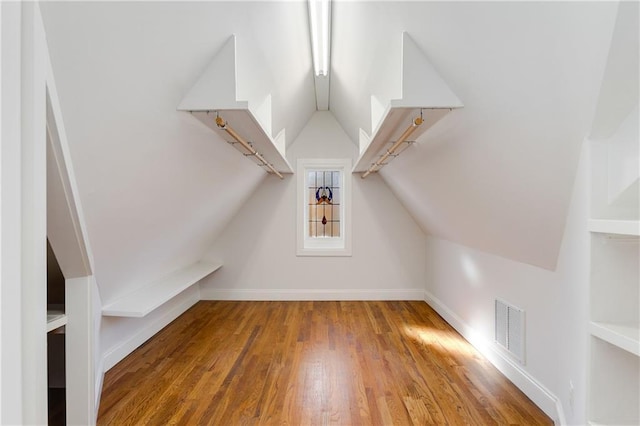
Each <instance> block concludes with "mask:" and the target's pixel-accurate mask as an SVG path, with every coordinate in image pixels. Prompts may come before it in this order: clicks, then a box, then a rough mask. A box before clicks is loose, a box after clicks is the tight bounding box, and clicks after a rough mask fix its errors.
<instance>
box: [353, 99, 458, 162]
mask: <svg viewBox="0 0 640 426" xmlns="http://www.w3.org/2000/svg"><path fill="white" fill-rule="evenodd" d="M452 108H453V107H452ZM456 108H458V107H456ZM421 109H423V110H424V113H423V117H424V123H422V124H421V125H420V126H418V128H416V130H415V131H414V132H413V133H412V134H411V137H410V138H409V139H410V140H412V141H415V140H416V139H417V138H418V137H420V135H421V134H423V133H424V132H426V131H427V130H428V129H429V128H430V127H431V126H433V125H434V124H435V123H436V122H438V121H439V120H440V119H441V118H442V117H444V116H445V115H446V114H448V113H449V112H450V111H451V109H450V108H426V107H425V108H420V107H405V106H388V107H387V109H386V110H385V112H384V114H383V117H382V119H381V120H380V123H379V124H378V127H377V128H376V130H375V132H374V134H373V137H372V138H371V142H370V143H369V145H368V146H367V148H366V149H365V150H364V151H363V152H362V153H361V154H360V156H359V157H358V159H357V160H356V163H355V165H354V166H353V170H352V171H353V173H359V172H366V171H367V170H368V169H369V167H370V166H371V164H372V163H374V162H375V161H376V160H377V159H378V157H379V155H380V154H381V153H383V152H384V151H383V147H384V146H385V144H388V143H389V142H392V141H395V140H397V139H398V137H399V136H400V134H402V132H404V131H405V130H406V128H407V127H408V126H409V125H410V124H411V121H412V120H413V119H414V118H416V117H420V110H421Z"/></svg>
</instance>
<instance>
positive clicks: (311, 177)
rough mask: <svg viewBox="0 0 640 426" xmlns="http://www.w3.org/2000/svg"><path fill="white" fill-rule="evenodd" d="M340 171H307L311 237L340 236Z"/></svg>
mask: <svg viewBox="0 0 640 426" xmlns="http://www.w3.org/2000/svg"><path fill="white" fill-rule="evenodd" d="M340 182H341V177H340V171H338V170H311V171H308V172H307V199H308V201H307V202H308V209H309V213H308V218H309V223H308V226H309V234H308V235H309V237H312V238H337V237H340V192H341V188H340Z"/></svg>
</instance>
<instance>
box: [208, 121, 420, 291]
mask: <svg viewBox="0 0 640 426" xmlns="http://www.w3.org/2000/svg"><path fill="white" fill-rule="evenodd" d="M355 154H356V147H355V145H354V144H353V143H352V142H351V140H349V138H348V137H347V135H346V134H345V133H344V132H343V130H342V129H341V127H340V125H339V124H338V123H337V121H336V120H335V119H334V117H333V115H332V114H331V113H330V112H316V113H315V114H314V115H313V116H312V118H311V120H310V121H309V123H308V124H307V126H306V127H305V128H304V129H303V130H302V132H301V133H300V136H299V137H298V138H297V140H296V141H295V142H294V143H293V145H292V146H291V147H290V148H289V151H288V152H287V157H288V160H289V161H290V162H291V164H292V165H293V164H296V160H297V159H298V158H352V159H353V157H354V156H355ZM297 202H300V200H298V199H297V195H296V176H286V177H285V179H284V180H282V181H281V180H279V179H277V178H275V177H269V178H268V179H266V180H265V181H264V182H263V184H262V185H261V186H260V187H259V188H258V189H257V190H256V191H255V193H254V194H253V196H252V197H251V199H250V200H249V201H248V202H247V203H246V204H245V205H244V206H243V207H242V208H241V209H240V211H239V212H238V213H237V214H236V215H235V216H234V219H233V221H232V222H231V223H230V224H229V226H227V228H226V229H225V231H224V232H223V233H222V234H221V235H220V238H219V239H218V240H216V243H215V245H214V246H213V247H212V249H211V251H210V253H209V256H211V258H217V259H222V261H223V263H224V266H223V267H222V268H221V269H220V270H219V271H218V272H216V273H215V274H214V275H212V276H211V277H209V278H206V279H205V280H203V282H202V284H201V296H202V297H203V298H205V299H206V298H212V299H216V298H236V299H256V298H258V299H327V298H329V299H331V298H333V299H346V298H351V299H353V298H355V299H364V298H368V299H370V298H378V299H385V298H400V299H407V298H421V296H420V294H421V292H422V291H423V290H422V289H423V283H424V279H425V267H424V259H425V257H426V252H425V244H424V241H425V235H424V234H423V232H422V231H421V230H420V228H419V227H418V226H417V224H416V223H415V222H414V220H413V219H412V218H411V216H410V215H409V214H408V213H407V211H406V210H405V209H404V208H403V207H402V205H401V204H400V203H399V202H398V200H397V199H396V198H395V197H394V196H393V194H392V193H391V191H390V190H389V189H388V188H387V186H386V185H385V184H384V182H383V181H382V180H381V179H380V178H379V177H378V176H375V175H374V176H371V177H370V178H367V179H366V180H362V179H360V177H359V176H358V175H352V203H351V206H352V227H353V229H352V256H350V257H298V256H296V223H297V222H296V203H297Z"/></svg>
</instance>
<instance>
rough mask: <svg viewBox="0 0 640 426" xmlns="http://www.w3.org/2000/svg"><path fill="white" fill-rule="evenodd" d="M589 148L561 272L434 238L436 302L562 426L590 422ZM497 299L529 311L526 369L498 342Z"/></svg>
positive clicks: (430, 284) (431, 280)
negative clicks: (563, 425)
mask: <svg viewBox="0 0 640 426" xmlns="http://www.w3.org/2000/svg"><path fill="white" fill-rule="evenodd" d="M588 147H589V144H588V143H585V144H583V151H582V156H581V159H580V164H579V168H578V174H577V177H576V180H575V184H574V189H573V197H572V200H571V204H570V209H569V214H568V216H567V226H566V228H565V232H564V237H563V242H562V247H561V251H560V256H559V258H558V268H557V269H556V271H549V270H546V269H542V268H538V267H534V266H531V265H527V264H524V263H519V262H516V261H513V260H509V259H506V258H502V257H499V256H495V255H493V254H489V253H486V252H482V251H478V250H474V249H471V248H467V247H464V246H460V245H458V244H455V243H451V242H448V241H444V240H441V239H437V238H434V237H429V238H428V240H427V247H428V253H427V260H428V271H429V273H428V281H427V291H426V299H427V301H428V303H429V304H431V305H432V306H433V307H434V308H435V309H436V310H437V311H438V312H439V313H440V314H441V315H442V316H443V317H444V318H445V319H446V320H447V321H448V322H449V323H451V325H453V326H454V327H455V328H456V329H458V331H459V332H460V333H461V334H462V335H463V336H464V337H465V338H467V340H469V341H470V342H471V343H472V344H474V346H476V347H477V348H478V349H479V350H480V351H481V352H482V353H483V354H484V355H485V356H487V358H489V359H490V360H491V362H492V363H494V365H496V366H497V367H498V368H499V369H500V370H501V371H502V372H503V373H504V374H505V375H506V376H507V377H509V379H510V380H511V381H513V382H514V383H515V384H516V385H517V386H518V387H520V389H522V390H523V391H524V392H525V393H526V394H527V395H528V396H529V397H530V398H531V399H532V400H533V401H534V402H535V403H536V404H538V405H539V406H540V408H542V409H543V410H544V411H545V412H546V413H547V414H548V415H549V416H550V417H552V418H553V419H554V420H555V421H556V423H557V424H565V423H566V424H585V423H586V369H587V364H586V362H587V318H588V280H589V233H588V232H587V220H588V191H587V181H588V180H587V173H588V170H589V169H588V166H589V155H588V149H589V148H588ZM513 238H518V236H517V235H514V236H513ZM495 298H501V299H503V300H505V301H508V302H510V303H511V304H513V305H515V306H517V307H519V308H522V309H524V310H525V311H526V320H525V321H526V330H525V335H526V344H525V347H526V365H521V364H519V363H518V362H517V361H515V360H513V359H511V358H510V357H509V356H508V355H507V354H506V353H504V352H503V351H502V350H501V349H500V348H499V347H498V346H497V345H496V344H495V343H494V300H495ZM569 381H571V382H572V383H573V386H574V391H573V398H571V396H570V392H569ZM571 399H573V402H571Z"/></svg>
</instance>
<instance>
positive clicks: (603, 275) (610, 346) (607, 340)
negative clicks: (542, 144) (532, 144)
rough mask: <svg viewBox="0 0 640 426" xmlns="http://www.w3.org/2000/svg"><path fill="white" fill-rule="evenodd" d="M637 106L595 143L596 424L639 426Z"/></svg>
mask: <svg viewBox="0 0 640 426" xmlns="http://www.w3.org/2000/svg"><path fill="white" fill-rule="evenodd" d="M637 111H638V110H637V106H636V107H635V108H634V109H633V110H632V111H631V112H630V113H629V114H628V116H627V117H626V118H624V117H620V120H619V121H620V125H619V127H618V129H617V130H614V129H611V131H612V133H609V134H605V133H602V134H601V136H603V137H606V139H602V140H597V141H592V142H591V144H590V159H591V180H590V181H591V217H592V219H591V220H589V224H588V228H589V231H590V232H591V238H590V244H591V262H590V263H591V264H590V314H589V316H590V320H589V324H588V326H589V333H590V341H589V348H590V356H589V372H588V373H589V378H588V382H589V396H588V419H589V421H590V422H589V424H592V425H622V424H640V404H638V401H639V400H640V220H639V217H640V214H639V213H640V212H638V204H639V203H638V180H639V177H640V171H639V169H638V163H639V161H640V158H639V155H638V146H637V143H638V141H637V132H638V112H637Z"/></svg>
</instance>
